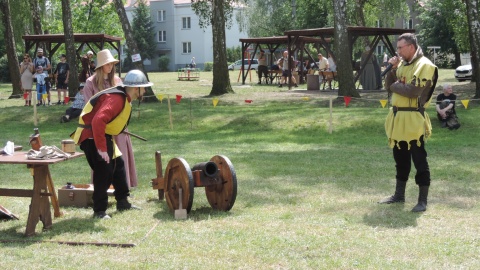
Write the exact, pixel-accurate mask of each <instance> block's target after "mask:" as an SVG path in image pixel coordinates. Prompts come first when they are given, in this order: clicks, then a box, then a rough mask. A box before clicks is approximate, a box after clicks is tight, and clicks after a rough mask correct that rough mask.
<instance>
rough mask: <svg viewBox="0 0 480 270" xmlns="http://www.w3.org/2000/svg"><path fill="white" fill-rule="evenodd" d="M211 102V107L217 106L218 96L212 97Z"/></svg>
mask: <svg viewBox="0 0 480 270" xmlns="http://www.w3.org/2000/svg"><path fill="white" fill-rule="evenodd" d="M212 102H213V107H217V104H218V98H214V99H212Z"/></svg>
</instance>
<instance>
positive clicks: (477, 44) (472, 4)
mask: <svg viewBox="0 0 480 270" xmlns="http://www.w3.org/2000/svg"><path fill="white" fill-rule="evenodd" d="M465 3H466V4H467V20H468V36H469V38H470V52H471V55H472V60H471V61H472V82H473V81H474V82H475V98H479V97H480V68H479V66H478V65H479V64H480V55H479V53H480V25H479V24H480V21H479V20H480V18H479V16H478V8H479V6H478V0H465Z"/></svg>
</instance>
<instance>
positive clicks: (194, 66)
mask: <svg viewBox="0 0 480 270" xmlns="http://www.w3.org/2000/svg"><path fill="white" fill-rule="evenodd" d="M196 67H197V64H196V63H195V56H194V57H192V60H190V68H196Z"/></svg>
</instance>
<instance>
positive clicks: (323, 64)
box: [318, 53, 330, 71]
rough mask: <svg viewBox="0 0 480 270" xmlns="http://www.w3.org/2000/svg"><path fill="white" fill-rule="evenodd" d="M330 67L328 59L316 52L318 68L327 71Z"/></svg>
mask: <svg viewBox="0 0 480 270" xmlns="http://www.w3.org/2000/svg"><path fill="white" fill-rule="evenodd" d="M329 68H330V65H329V63H328V60H327V59H326V58H325V57H323V55H322V54H321V53H319V54H318V70H319V71H327V70H328V69H329Z"/></svg>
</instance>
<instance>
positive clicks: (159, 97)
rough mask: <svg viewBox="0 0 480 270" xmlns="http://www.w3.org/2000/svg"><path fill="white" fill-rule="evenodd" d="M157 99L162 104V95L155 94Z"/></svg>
mask: <svg viewBox="0 0 480 270" xmlns="http://www.w3.org/2000/svg"><path fill="white" fill-rule="evenodd" d="M157 98H158V99H159V100H160V102H162V103H163V94H157Z"/></svg>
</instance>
